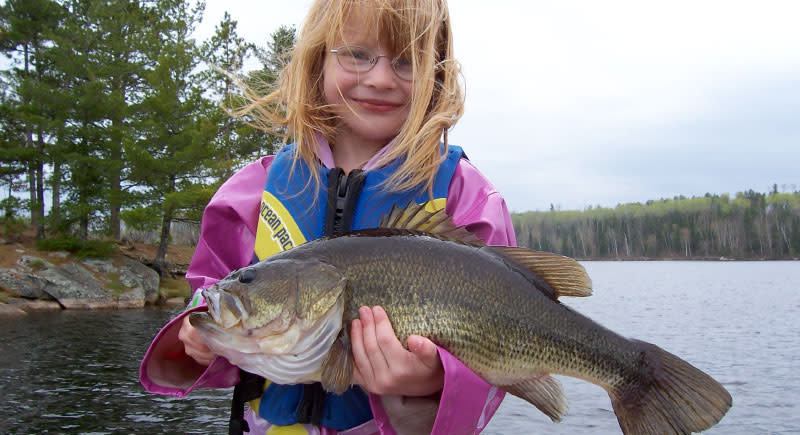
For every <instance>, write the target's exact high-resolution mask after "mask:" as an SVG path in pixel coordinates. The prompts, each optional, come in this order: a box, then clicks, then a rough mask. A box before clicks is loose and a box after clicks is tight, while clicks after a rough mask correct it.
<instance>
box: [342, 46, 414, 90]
mask: <svg viewBox="0 0 800 435" xmlns="http://www.w3.org/2000/svg"><path fill="white" fill-rule="evenodd" d="M354 48H357V49H361V50H364V52H365V53H367V54H369V56H370V58H369V68H367V69H365V70H363V71H359V70H358V69H352V67H351V66H345V65H344V64H342V59H341V57H339V55H340V54H344V53H342V52H341V50H343V49H350V50H351V51H352V49H354ZM329 52H330V53H331V54H333V55H336V62H337V63H338V64H339V66H340V67H342V69H344V70H345V71H347V72H351V73H359V74H361V73H368V72H370V71H372V69H373V68H375V65H377V64H378V61H379V60H380V59H381V58H382V57H385V58H387V59H389V64H390V65H391V66H392V71H393V72H394V74H395V75H396V76H397V78H399V79H400V80H405V81H407V82H410V81H412V80H413V79H414V71H413V69H412V70H411V71H410V73H409V77H408V78H405V77H403V75H401V74H400V72H398V71H397V68H398V67H397V61H398V60H399V59H401V58H402V55H399V54H398V55H397V56H394V57H391V56H389V55H388V54H376V53H375V52H374V51H373V50H370V49H369V48H367V47H363V46H360V45H342V46H340V47H336V48H332V49H330V50H329Z"/></svg>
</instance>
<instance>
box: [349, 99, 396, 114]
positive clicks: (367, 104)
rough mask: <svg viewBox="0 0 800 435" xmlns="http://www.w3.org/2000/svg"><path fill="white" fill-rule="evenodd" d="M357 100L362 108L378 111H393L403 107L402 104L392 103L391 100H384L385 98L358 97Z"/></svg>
mask: <svg viewBox="0 0 800 435" xmlns="http://www.w3.org/2000/svg"><path fill="white" fill-rule="evenodd" d="M355 102H356V103H358V105H359V106H361V108H363V109H365V110H367V111H370V112H376V113H386V112H391V111H393V110H396V109H398V108H400V107H402V104H397V103H392V102H390V101H384V100H372V99H364V100H360V99H356V100H355Z"/></svg>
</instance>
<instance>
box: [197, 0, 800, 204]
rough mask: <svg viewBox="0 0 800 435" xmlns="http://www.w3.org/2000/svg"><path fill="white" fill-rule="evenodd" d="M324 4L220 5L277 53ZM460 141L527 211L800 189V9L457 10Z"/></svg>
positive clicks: (705, 2) (211, 21)
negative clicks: (274, 42) (279, 38)
mask: <svg viewBox="0 0 800 435" xmlns="http://www.w3.org/2000/svg"><path fill="white" fill-rule="evenodd" d="M310 3H311V2H310V1H309V0H293V1H286V0H281V1H271V0H227V1H222V0H207V5H206V18H205V20H204V22H203V24H202V25H201V27H200V28H199V29H198V38H199V39H203V38H206V37H208V36H210V35H211V34H212V33H213V28H214V26H215V24H217V23H218V22H219V21H220V20H221V19H222V16H223V13H224V11H226V10H227V11H228V12H229V13H230V14H231V16H232V17H233V19H235V20H237V21H238V23H239V27H238V29H239V33H240V35H242V36H243V37H245V39H247V40H248V41H250V42H254V43H257V44H259V45H266V42H267V41H268V39H269V35H270V33H272V32H273V31H274V30H275V29H277V28H278V26H280V25H296V26H297V27H298V28H299V27H300V26H301V24H302V22H303V19H304V17H305V13H306V11H307V8H308V5H309V4H310ZM449 5H450V13H451V19H452V25H453V34H454V39H455V51H456V55H457V57H458V59H459V60H460V61H461V63H462V66H463V73H464V83H465V87H466V92H467V103H466V112H465V115H464V117H463V118H462V119H461V121H459V123H458V124H457V125H456V127H455V129H454V130H453V131H452V132H451V134H450V141H451V142H452V143H454V144H457V145H461V146H462V147H464V149H465V150H466V152H467V155H468V156H469V158H470V160H472V161H473V162H474V163H475V164H476V165H477V166H478V168H479V169H480V170H481V171H482V172H483V173H484V174H486V176H487V177H488V178H489V179H490V180H491V181H492V182H493V184H494V185H495V186H496V187H497V189H498V190H499V191H500V192H501V193H502V194H503V196H504V197H505V198H506V202H507V203H508V206H509V209H511V210H512V211H527V210H547V209H549V207H550V204H553V205H554V206H556V207H560V208H562V209H583V208H585V207H587V206H590V205H591V206H597V205H601V206H604V207H613V206H615V205H617V204H619V203H625V202H644V201H647V200H649V199H659V198H672V197H673V196H676V195H685V196H699V195H703V194H705V193H706V192H711V193H718V194H722V193H729V194H731V195H733V194H735V193H736V192H739V191H743V190H746V189H753V190H756V191H760V192H766V191H768V190H771V189H772V185H773V183H775V184H777V185H778V189H779V190H780V191H783V190H797V189H800V120H798V114H800V30H798V29H800V25H797V22H798V21H800V1H795V0H784V1H779V0H760V1H756V0H751V1H736V0H728V1H717V0H694V1H684V0H670V1H659V2H654V1H643V0H639V1H623V0H605V1H592V0H572V1H570V0H558V1H557V0H552V1H524V0H493V1H491V2H489V1H486V0H450V2H449Z"/></svg>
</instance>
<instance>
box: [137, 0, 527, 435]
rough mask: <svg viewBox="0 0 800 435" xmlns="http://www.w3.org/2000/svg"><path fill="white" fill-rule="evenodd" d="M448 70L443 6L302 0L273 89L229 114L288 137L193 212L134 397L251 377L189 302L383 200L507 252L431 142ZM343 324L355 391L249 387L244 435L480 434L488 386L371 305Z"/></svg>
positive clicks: (438, 144) (484, 186) (374, 217)
mask: <svg viewBox="0 0 800 435" xmlns="http://www.w3.org/2000/svg"><path fill="white" fill-rule="evenodd" d="M458 74H459V66H458V63H457V62H456V61H455V59H454V58H453V54H452V36H451V34H450V18H449V13H448V10H447V5H446V3H445V0H317V1H316V2H315V3H314V5H313V6H312V7H311V11H310V12H309V14H308V17H307V19H306V21H305V24H304V25H303V27H302V29H301V33H300V35H299V37H298V40H297V44H296V46H295V48H294V51H293V52H292V58H291V62H290V63H289V64H288V65H287V66H286V68H285V69H284V71H283V72H282V74H281V76H280V79H279V81H278V84H277V86H276V88H275V90H274V91H273V92H272V93H271V94H269V95H266V96H261V97H258V96H253V97H252V98H251V100H252V104H250V105H249V106H248V107H247V108H245V109H244V111H243V112H244V113H247V114H249V115H250V116H251V117H253V118H255V119H257V120H258V121H259V123H260V125H262V126H263V127H264V128H265V129H270V130H271V131H275V130H280V131H283V132H285V134H286V135H287V137H291V138H292V139H293V141H294V143H293V144H291V145H287V146H285V147H284V148H283V149H282V150H281V151H280V152H279V153H278V154H277V155H275V156H267V157H264V158H262V159H260V160H259V161H257V162H254V163H252V164H250V165H248V166H246V167H245V168H243V169H242V170H240V171H239V172H237V173H236V174H235V175H233V176H232V177H231V178H230V179H229V180H227V181H226V182H225V183H224V184H223V185H222V187H220V189H219V191H218V192H217V193H216V194H215V196H214V197H213V199H212V200H211V202H210V203H209V205H208V206H207V208H206V210H205V213H204V216H203V223H202V233H201V237H200V240H199V243H198V246H197V250H196V251H195V255H194V258H193V259H192V263H191V265H190V266H189V270H188V271H187V274H186V277H187V279H188V280H189V281H190V283H191V284H192V287H193V288H194V289H195V294H194V299H193V301H192V302H191V303H190V305H189V307H188V308H187V310H186V312H184V313H183V314H182V315H179V316H178V317H177V318H175V319H173V320H172V321H171V322H170V323H169V324H167V325H166V326H165V327H164V328H163V329H162V330H161V331H160V332H159V333H158V335H157V336H156V338H155V339H154V341H153V343H152V344H151V346H150V348H149V349H148V351H147V354H146V355H145V357H144V360H143V361H142V366H141V372H140V379H141V382H142V385H144V387H145V388H146V389H147V390H148V391H150V392H154V393H159V394H170V395H174V396H178V397H183V396H185V395H186V394H188V393H189V392H191V391H192V390H193V389H195V388H221V387H230V386H233V385H236V384H237V383H239V385H238V386H237V390H239V388H240V387H242V389H244V387H243V385H245V381H247V380H248V379H252V377H250V376H249V375H248V374H245V373H240V371H239V370H238V369H237V368H236V367H233V366H231V364H230V363H229V362H228V361H227V360H226V359H224V358H221V357H217V356H216V355H214V354H212V353H211V352H210V351H209V349H208V347H207V346H206V345H205V343H204V342H203V339H202V338H201V337H200V336H199V334H198V333H197V332H196V331H195V330H194V329H193V328H192V326H191V325H190V324H189V322H188V316H187V315H186V314H188V313H189V312H192V311H197V310H204V309H205V303H204V301H202V297H201V295H200V290H202V289H204V288H206V287H209V286H211V285H212V284H214V283H215V282H217V281H218V280H219V279H221V278H223V277H224V276H226V275H227V274H228V273H229V272H231V271H233V270H235V269H239V268H241V267H244V266H247V265H248V264H251V262H254V261H258V260H260V259H263V258H266V257H268V256H269V255H272V254H274V253H277V252H280V251H281V250H284V249H290V248H291V247H293V246H296V245H298V244H300V243H303V242H305V241H308V240H312V239H315V238H318V237H321V236H324V235H334V234H339V233H342V232H345V231H349V230H357V229H361V228H370V227H375V226H376V225H377V224H378V221H379V219H380V217H381V216H382V215H383V214H385V213H387V212H388V211H389V209H390V208H391V207H392V206H393V205H398V206H404V205H406V204H408V203H410V202H411V201H414V202H416V203H419V204H422V203H426V204H427V207H428V208H429V209H431V210H436V209H441V208H445V209H446V211H447V213H448V214H449V215H450V216H452V218H453V220H454V222H455V223H456V224H457V225H466V227H467V228H468V229H469V230H470V231H472V232H473V233H475V234H476V235H478V236H479V237H480V238H482V239H483V240H484V241H485V242H486V243H488V244H492V245H513V244H515V239H514V234H513V230H512V226H511V222H510V218H509V215H508V211H507V209H506V206H505V203H504V201H503V199H502V198H501V197H500V195H499V194H498V193H497V192H496V191H495V189H494V188H493V187H492V186H491V184H489V182H488V181H487V180H486V179H485V178H484V177H483V176H482V175H481V174H480V173H479V172H478V171H477V170H476V169H475V167H474V166H473V165H472V164H471V163H470V162H469V161H468V160H467V159H466V158H465V157H464V155H463V152H462V151H461V149H460V148H458V147H455V146H448V144H447V134H446V132H447V130H448V129H449V128H450V127H452V126H453V125H454V124H455V122H456V121H457V119H458V118H459V117H460V115H461V113H462V110H463V94H462V91H461V88H460V85H459V82H458ZM442 139H444V142H443V143H442ZM359 315H360V319H357V320H355V321H353V322H352V325H351V331H350V333H351V334H350V337H351V340H352V349H353V358H354V363H355V369H354V380H355V382H356V384H357V385H354V386H353V387H352V388H351V389H350V390H348V391H347V392H346V393H344V394H343V395H333V394H326V393H325V392H324V391H322V390H321V388H320V387H318V386H316V387H315V386H309V385H277V384H271V383H269V382H268V381H267V382H266V383H264V382H263V381H261V380H257V382H258V384H257V385H258V388H257V394H256V396H260V398H258V399H256V400H254V401H251V402H250V409H251V411H248V414H247V417H246V418H247V425H245V426H246V427H245V430H247V429H249V430H250V431H252V432H260V433H265V432H266V431H267V430H268V431H269V433H271V434H272V433H282V432H281V431H283V430H285V431H294V432H286V433H306V432H307V433H334V432H342V433H351V434H367V433H378V432H380V433H393V432H400V433H404V432H405V433H423V432H433V433H440V434H457V433H475V432H479V431H480V430H481V429H483V427H484V426H485V425H486V424H487V423H488V421H489V418H490V417H491V416H492V415H493V414H494V412H495V410H496V409H497V407H498V406H499V404H500V401H501V400H502V398H503V395H504V393H503V392H502V391H501V390H498V389H496V388H494V387H492V386H490V385H488V384H486V383H485V382H484V381H483V380H482V379H480V378H479V377H478V376H477V375H476V374H474V373H472V372H471V371H470V370H469V369H468V368H466V367H465V366H464V365H463V364H461V363H460V362H459V361H458V360H457V359H455V358H454V357H452V356H451V355H450V354H449V353H448V352H447V351H445V350H444V349H441V348H439V347H437V346H436V345H435V344H434V343H433V342H431V341H430V340H428V339H426V338H424V337H419V336H411V337H409V338H408V342H407V343H401V342H400V341H399V340H398V339H397V338H396V337H395V335H394V331H393V329H392V326H391V323H390V321H389V318H388V316H387V314H386V313H385V312H384V311H383V309H382V308H381V307H362V308H361V309H360V310H359ZM240 380H241V381H242V382H240ZM262 385H263V386H262ZM262 390H263V393H262ZM237 394H239V393H235V394H234V396H235V397H234V399H235V400H236V396H237ZM240 398H241V397H240ZM248 399H249V397H248ZM234 412H235V409H234ZM234 420H236V419H235V418H233V417H232V423H233V424H234V426H235V423H236V422H235V421H234ZM232 428H234V427H233V426H232ZM234 429H235V428H234ZM298 429H301V430H302V431H301V432H297V430H298Z"/></svg>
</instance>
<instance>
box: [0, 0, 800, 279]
mask: <svg viewBox="0 0 800 435" xmlns="http://www.w3.org/2000/svg"><path fill="white" fill-rule="evenodd" d="M202 16H203V6H202V3H200V2H198V3H193V2H190V1H188V0H152V1H147V2H141V1H137V0H127V1H120V2H85V1H81V0H7V1H6V2H5V3H4V4H2V5H0V52H2V54H3V55H5V57H6V58H7V59H8V60H9V61H8V62H7V63H6V64H5V65H4V67H3V69H2V70H0V163H2V165H0V189H2V191H3V194H2V195H1V196H0V198H4V199H2V200H1V201H0V236H2V237H6V238H8V237H9V236H10V235H13V234H19V233H20V232H21V231H22V229H24V228H25V227H26V226H28V225H30V226H32V227H33V228H34V232H35V237H36V239H37V240H42V241H46V242H47V241H53V239H56V241H55V242H53V243H50V244H49V246H50V248H52V249H62V248H63V247H65V246H67V247H70V249H73V248H74V249H76V250H81V249H87V248H88V249H89V250H90V251H93V252H98V251H102V250H103V249H104V248H103V246H99V247H98V246H95V247H91V246H87V243H88V242H95V241H97V240H96V239H106V240H107V241H110V242H111V244H113V243H116V242H119V241H121V240H122V239H123V238H125V237H130V235H131V234H134V235H135V237H137V239H136V241H140V242H143V241H147V242H148V243H156V244H157V245H158V250H157V253H156V258H155V259H154V261H153V263H154V264H156V265H159V264H161V263H163V262H164V258H165V255H166V250H167V246H168V245H169V244H170V243H174V240H175V232H176V227H177V226H180V225H188V226H189V227H192V228H195V229H194V230H192V233H193V234H196V226H197V224H198V223H199V219H200V215H201V213H202V210H203V208H204V207H205V205H206V204H207V203H208V201H209V199H210V198H211V195H212V194H213V193H214V192H215V191H216V189H217V188H218V186H219V185H220V183H221V182H222V181H223V180H225V179H227V178H228V177H229V176H230V174H232V173H233V171H235V170H236V169H238V168H241V167H242V166H243V165H244V164H246V163H248V162H251V161H253V160H255V159H256V158H257V157H259V156H262V155H266V154H270V153H273V152H275V150H276V149H277V148H278V147H279V146H280V144H281V143H282V138H281V137H279V136H276V135H274V134H270V133H267V132H265V131H262V130H259V129H256V128H254V127H253V126H252V125H251V124H250V123H249V122H248V121H252V120H248V119H246V118H244V119H243V118H239V117H235V116H231V115H232V113H231V111H232V108H236V107H240V106H241V105H242V104H243V103H244V102H245V101H246V99H245V98H244V97H243V95H242V91H241V85H242V84H245V85H246V86H248V87H249V88H250V89H253V90H254V91H255V92H265V91H266V90H268V89H269V88H270V86H271V85H272V84H273V83H274V82H275V80H276V78H277V76H278V74H279V73H280V70H281V68H282V66H283V65H284V64H285V62H287V61H288V60H289V59H288V57H287V53H290V50H291V47H292V46H293V45H294V37H295V30H294V29H293V28H289V27H281V28H280V29H278V30H277V31H275V32H274V33H273V34H272V35H270V38H269V40H268V41H260V43H252V42H248V41H245V40H244V39H243V38H242V37H240V36H239V35H238V33H237V23H236V21H235V20H233V19H231V17H230V16H229V15H227V14H226V15H225V17H224V19H223V20H222V21H221V22H219V23H218V25H217V26H216V29H215V33H214V35H212V36H211V37H210V38H209V39H208V40H205V41H196V40H195V39H194V37H193V32H194V29H195V28H196V26H197V25H198V23H199V22H200V21H201V20H202ZM245 64H249V65H251V66H252V65H254V64H255V65H257V67H256V68H255V69H251V70H249V71H244V65H245ZM799 196H800V193H798V192H793V193H790V192H780V193H779V192H778V189H777V186H775V188H774V189H773V191H772V192H769V193H758V192H754V191H752V190H749V191H746V192H740V193H737V194H735V195H734V197H730V196H729V195H728V194H706V195H705V196H704V197H699V198H683V197H677V198H673V199H661V200H650V201H647V202H646V203H633V204H622V205H618V206H616V207H615V208H602V207H597V208H587V209H585V210H582V211H561V210H550V211H545V212H538V211H532V212H525V213H516V214H514V215H513V216H512V219H513V222H514V228H515V230H516V234H517V240H518V243H519V244H520V245H521V246H527V247H530V248H533V249H538V250H545V251H553V252H558V253H561V254H563V255H567V256H571V257H576V258H581V259H663V258H673V259H674V258H680V259H719V258H731V259H796V258H798V257H800V206H798V203H799V202H800V200H799V199H798V197H799ZM126 234H127V235H126ZM64 238H66V240H63V239H64ZM58 239H62V240H58Z"/></svg>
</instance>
